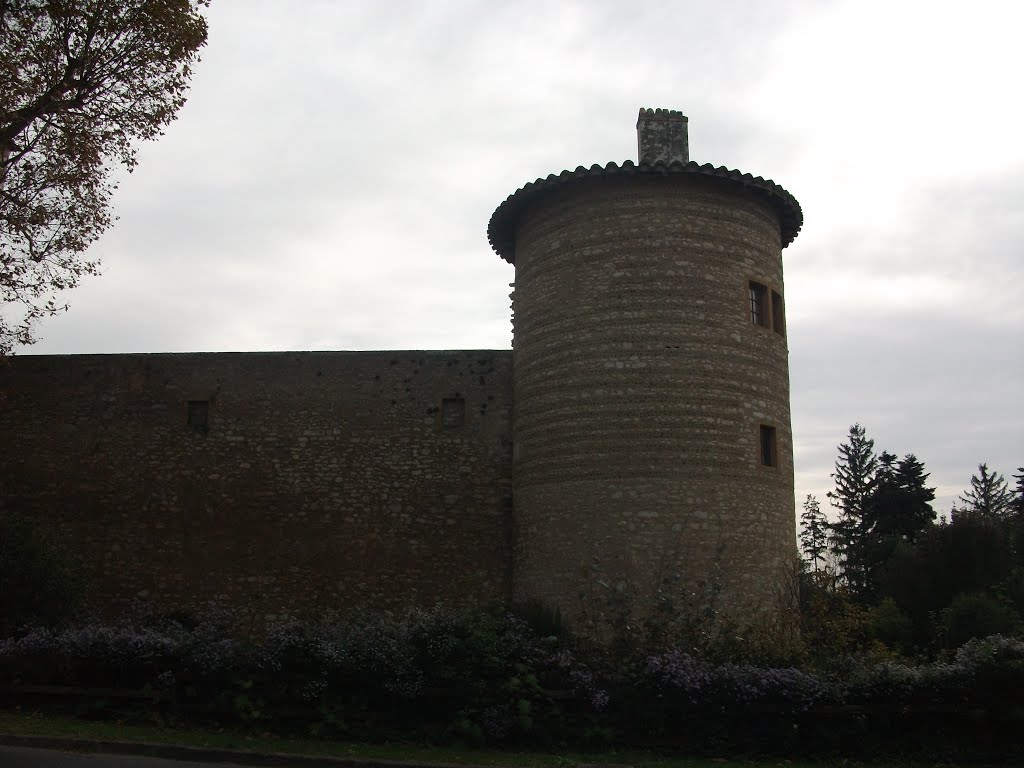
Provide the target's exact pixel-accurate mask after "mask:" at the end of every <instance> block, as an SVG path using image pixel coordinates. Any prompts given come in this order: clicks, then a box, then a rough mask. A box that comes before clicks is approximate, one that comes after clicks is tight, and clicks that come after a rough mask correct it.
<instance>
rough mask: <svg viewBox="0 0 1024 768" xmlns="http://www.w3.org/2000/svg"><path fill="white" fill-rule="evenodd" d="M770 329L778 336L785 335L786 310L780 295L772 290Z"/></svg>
mask: <svg viewBox="0 0 1024 768" xmlns="http://www.w3.org/2000/svg"><path fill="white" fill-rule="evenodd" d="M772 330H773V331H775V332H776V333H777V334H779V335H780V336H785V335H786V312H785V306H784V305H783V303H782V295H781V294H779V293H776V292H775V291H772Z"/></svg>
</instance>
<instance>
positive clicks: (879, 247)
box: [20, 0, 1024, 513]
mask: <svg viewBox="0 0 1024 768" xmlns="http://www.w3.org/2000/svg"><path fill="white" fill-rule="evenodd" d="M209 21H210V38H209V44H208V46H207V48H206V49H205V51H204V53H203V61H202V63H201V64H200V65H199V67H198V68H197V71H196V73H195V77H194V80H193V86H192V92H191V97H190V100H189V103H188V104H187V105H186V107H185V108H184V109H183V110H182V112H181V114H180V116H179V119H178V121H177V122H176V123H174V124H173V125H172V126H171V127H170V128H169V130H168V131H167V135H166V136H164V137H163V138H162V139H160V140H159V141H158V142H156V143H152V144H149V145H146V146H145V147H143V149H142V151H141V153H140V165H139V167H138V169H137V170H136V171H135V172H134V173H133V174H132V175H131V176H128V177H127V178H126V179H125V180H124V181H123V182H122V184H121V187H120V189H119V191H118V193H117V194H116V195H115V199H114V203H115V209H116V213H117V214H118V215H119V216H120V220H119V221H118V222H117V224H116V225H115V226H114V228H113V229H111V230H110V232H109V233H108V234H107V235H105V236H104V237H103V238H102V240H100V241H99V242H98V243H97V244H96V245H95V246H94V247H95V250H96V251H97V252H98V253H99V255H100V256H101V257H102V259H103V263H104V274H103V275H102V276H100V277H97V278H92V279H90V280H88V281H87V282H86V283H85V284H84V285H83V286H81V287H80V288H78V289H77V290H75V291H74V292H73V293H71V294H69V295H68V296H67V298H68V300H69V301H70V302H71V310H70V311H69V312H68V313H66V314H65V315H63V316H61V317H59V318H56V319H53V320H50V321H48V322H47V323H46V324H44V325H43V326H42V327H41V328H40V335H41V336H42V340H41V341H40V342H39V343H38V344H36V345H35V346H34V347H32V348H30V349H23V350H21V351H20V353H21V354H26V353H29V352H31V353H33V354H37V353H95V352H186V351H237V350H309V349H338V350H341V349H469V348H496V349H506V348H508V347H509V346H510V344H511V326H510V311H509V300H508V293H509V288H508V284H509V283H510V282H511V281H512V280H513V277H514V274H513V268H512V267H511V266H509V265H508V264H506V263H505V262H504V261H502V260H501V259H500V258H499V257H498V256H496V255H495V254H494V253H493V252H492V251H491V250H490V248H489V246H488V243H487V238H486V227H487V222H488V219H489V218H490V215H491V212H492V211H493V210H494V208H495V207H496V206H497V205H498V204H499V203H500V202H501V201H502V200H504V199H505V198H506V197H507V196H508V195H509V194H511V193H512V192H514V191H515V190H516V189H518V188H519V187H520V186H522V185H523V184H525V183H526V182H529V181H532V180H534V179H536V178H537V177H540V176H546V175H547V174H549V173H552V172H554V173H558V172H559V171H561V170H563V169H565V168H575V167H576V166H577V165H586V166H589V165H591V164H593V163H601V164H604V163H607V162H609V161H612V160H614V161H616V162H622V161H623V160H627V159H631V160H635V159H636V132H635V124H636V115H637V110H638V109H639V108H640V107H665V108H671V109H680V110H682V111H683V113H684V114H686V115H688V116H689V119H690V157H691V159H693V160H697V161H698V162H702V163H703V162H710V163H712V164H714V165H725V166H727V167H729V168H737V169H739V170H741V171H744V172H750V173H752V174H754V175H760V176H764V177H765V178H771V179H773V180H774V181H776V182H778V183H779V184H781V185H782V186H784V187H785V188H786V189H788V190H789V191H790V192H792V193H793V194H794V195H795V196H796V198H797V199H798V200H799V201H800V203H801V205H802V207H803V210H804V218H805V224H804V229H803V231H802V232H801V234H800V236H799V237H798V238H797V239H796V241H795V242H794V244H793V245H791V246H790V247H789V248H787V249H786V250H785V251H784V253H783V255H784V259H785V269H786V306H787V312H788V328H789V343H790V365H791V375H792V402H793V432H794V438H795V443H796V487H797V500H798V504H799V502H801V501H802V500H803V498H804V496H805V495H806V494H807V493H815V494H818V495H819V496H820V497H821V501H822V504H823V506H824V505H826V500H825V499H824V492H825V491H826V490H828V489H829V488H830V487H831V480H830V478H829V473H830V471H832V465H833V464H834V462H835V456H836V451H835V449H836V446H837V445H838V444H839V443H840V442H842V441H844V440H845V437H846V434H847V431H848V428H849V426H850V425H851V424H852V423H854V422H860V423H862V424H864V425H865V426H866V427H867V429H868V434H869V436H870V437H873V438H874V439H875V440H876V447H877V448H878V449H879V450H881V449H883V448H884V449H886V450H889V451H891V452H893V453H897V454H900V455H902V454H905V453H908V452H914V453H916V454H917V456H918V458H920V459H921V460H922V461H923V462H924V463H925V466H926V468H927V469H928V470H929V471H930V472H931V480H932V482H933V483H934V484H935V485H936V486H937V487H938V495H939V500H938V502H937V504H936V509H937V511H939V512H940V513H942V512H948V510H949V508H950V505H951V504H952V502H953V501H954V499H955V497H956V496H957V495H958V494H959V493H960V492H961V491H962V490H963V489H964V488H965V487H966V486H967V485H968V484H969V480H970V477H971V474H972V473H973V472H974V471H975V469H976V466H977V464H978V463H979V462H982V461H985V462H988V464H989V467H990V468H994V469H997V470H998V471H1000V472H1002V473H1003V474H1005V475H1006V477H1007V479H1010V476H1011V475H1012V474H1013V472H1014V471H1015V468H1016V467H1018V466H1020V465H1022V464H1024V437H1022V436H1024V409H1022V408H1021V394H1022V391H1024V267H1022V255H1024V134H1022V128H1021V126H1022V125H1024V107H1022V99H1021V96H1020V93H1021V90H1022V85H1021V76H1022V74H1024V53H1022V51H1024V45H1022V42H1021V30H1022V29H1024V3H1020V2H1016V1H1015V0H1006V1H1005V2H985V1H984V0H980V1H979V0H975V1H974V2H972V3H965V2H943V1H941V0H939V1H936V0H931V1H929V2H910V1H907V2H900V1H899V0H885V1H878V2H876V1H875V0H833V1H831V2H829V1H823V0H815V1H813V2H812V1H810V0H772V2H763V1H762V0H749V1H747V2H740V1H739V0H734V1H727V0H716V1H714V2H712V1H710V0H709V1H708V2H684V1H682V0H674V1H672V2H670V1H668V0H662V1H660V2H650V1H643V2H642V1H640V0H629V1H628V2H627V1H623V2H612V1H610V0H608V1H604V0H558V1H557V2H521V1H517V0H508V1H506V2H501V3H498V2H494V1H493V0H478V1H477V0H435V1H434V2H426V1H418V2H401V1H400V0H388V2H379V1H377V0H363V1H356V0H351V1H348V0H214V3H213V7H212V8H211V9H210V11H209Z"/></svg>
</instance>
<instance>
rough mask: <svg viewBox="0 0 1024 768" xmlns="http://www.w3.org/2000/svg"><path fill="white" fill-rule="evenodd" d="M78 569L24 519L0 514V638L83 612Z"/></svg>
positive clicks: (29, 520)
mask: <svg viewBox="0 0 1024 768" xmlns="http://www.w3.org/2000/svg"><path fill="white" fill-rule="evenodd" d="M84 594H85V591H84V586H83V574H82V566H81V563H80V562H79V561H78V560H76V559H75V558H73V557H72V556H71V555H70V554H69V553H68V552H66V551H65V550H64V549H63V548H62V547H61V546H60V545H59V544H58V543H57V542H56V541H55V540H54V539H53V538H52V537H50V536H48V535H46V534H45V533H44V532H43V531H42V530H41V529H40V528H39V526H38V525H36V523H35V522H34V521H33V520H31V519H30V518H28V517H25V516H24V515H19V514H15V513H13V512H0V606H3V610H2V611H0V637H7V636H9V635H10V634H12V633H13V632H15V631H17V630H18V629H19V628H21V627H23V626H25V625H28V624H43V625H47V626H59V625H61V624H63V623H65V622H66V621H68V620H69V619H72V618H74V617H75V616H76V615H78V614H79V613H80V612H81V609H82V601H83V597H84Z"/></svg>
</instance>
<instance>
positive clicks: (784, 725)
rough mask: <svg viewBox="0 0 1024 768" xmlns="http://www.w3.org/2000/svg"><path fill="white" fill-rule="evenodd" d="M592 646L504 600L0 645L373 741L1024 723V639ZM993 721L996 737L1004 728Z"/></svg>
mask: <svg viewBox="0 0 1024 768" xmlns="http://www.w3.org/2000/svg"><path fill="white" fill-rule="evenodd" d="M592 658H596V659H597V660H598V661H599V662H603V661H605V655H604V652H603V651H598V652H596V653H595V652H593V649H590V648H588V647H587V646H585V645H579V644H574V643H573V642H572V641H571V640H569V639H567V638H561V639H560V638H558V637H556V636H542V635H540V634H539V633H537V632H535V631H533V630H532V629H531V628H530V627H529V625H528V624H527V623H526V622H525V621H523V620H522V619H520V618H518V617H516V616H515V615H512V614H509V613H506V612H501V611H477V612H472V613H465V612H457V611H452V610H448V609H443V608H435V609H428V610H413V611H408V612H405V613H401V614H398V613H394V614H393V613H387V612H363V613H358V614H352V615H349V616H345V617H324V618H322V619H321V620H319V621H316V622H306V623H303V622H298V621H290V622H284V623H281V624H279V625H277V626H274V627H271V628H269V629H268V631H267V632H266V633H265V635H263V636H262V637H260V638H258V639H251V638H250V639H240V638H238V637H235V636H233V635H232V634H230V633H229V632H226V631H224V630H222V629H220V628H219V625H218V624H216V623H215V622H212V621H207V622H194V623H193V622H184V621H173V620H165V621H152V622H149V623H138V622H137V621H136V622H124V623H121V624H91V625H85V626H81V627H76V628H66V629H59V630H51V629H45V628H35V629H27V630H22V631H21V633H20V634H18V635H16V636H14V637H10V638H7V639H4V640H0V691H2V690H6V691H8V692H10V691H12V690H13V691H17V690H21V689H24V687H25V686H71V687H73V688H79V689H82V690H83V691H84V692H85V693H86V694H87V693H88V691H90V690H92V691H95V690H108V689H120V690H122V691H127V692H134V693H144V694H145V696H137V697H136V699H135V700H136V702H137V703H136V705H135V706H136V707H137V709H136V710H135V711H134V712H133V713H131V716H138V717H152V716H153V715H154V713H162V715H161V716H171V717H175V718H178V719H182V720H186V721H192V722H197V721H198V722H203V723H210V722H215V723H220V722H232V721H234V722H238V721H242V722H250V723H254V724H258V725H259V727H260V728H272V729H274V730H280V731H286V732H288V731H290V732H313V733H321V734H331V735H339V734H344V735H347V736H350V737H356V738H363V739H379V738H392V737H395V736H402V737H403V738H416V737H419V738H423V739H427V740H431V741H449V742H451V741H462V742H491V743H508V744H516V743H519V744H526V743H528V744H531V745H543V744H551V743H573V744H576V745H585V744H588V743H594V742H595V741H598V740H603V741H605V742H609V741H610V742H612V743H623V744H625V743H631V744H655V745H665V746H673V747H684V748H687V749H692V750H694V751H711V750H715V751H718V750H720V749H722V748H726V747H728V748H733V749H737V750H745V751H750V752H775V753H787V754H797V753H799V752H806V751H809V750H813V749H820V750H823V751H828V750H829V749H848V748H849V745H850V744H857V745H861V746H863V748H864V749H868V748H869V747H870V749H872V750H875V751H876V752H877V753H881V752H884V750H886V749H889V748H892V747H893V745H894V744H895V745H898V744H900V743H904V742H906V743H910V742H909V740H910V739H911V735H914V738H917V739H918V740H919V741H920V740H921V739H928V740H932V741H934V743H936V744H940V743H944V742H942V739H946V740H951V739H954V738H959V739H961V740H965V739H967V740H969V739H970V738H973V737H971V736H970V734H971V733H974V731H977V732H979V733H980V732H981V731H978V725H977V723H978V721H977V720H976V719H974V718H977V717H979V716H981V717H985V718H989V719H986V720H985V722H986V723H987V724H989V725H991V724H990V720H992V718H995V719H994V720H992V722H996V723H997V724H998V723H1010V725H1007V726H1006V729H1007V730H1005V732H1006V733H1011V734H1012V733H1016V732H1017V728H1018V727H1019V725H1021V724H1024V723H1020V722H1018V721H1015V720H1013V719H1012V718H1013V717H1017V718H1018V720H1020V717H1021V715H1020V713H1021V712H1024V699H1022V695H1024V694H1022V693H1021V691H1024V641H1022V640H1020V639H1016V638H1010V637H1001V636H995V637H990V638H986V639H984V640H972V641H970V642H969V643H967V644H966V645H964V646H963V647H962V648H960V649H959V650H958V651H957V652H956V654H955V655H953V656H950V657H949V658H948V659H946V660H945V661H942V662H936V663H931V664H921V665H916V666H914V665H909V664H900V663H895V662H892V661H886V662H883V663H864V664H862V665H860V666H855V667H853V669H852V671H844V672H843V674H842V675H841V676H839V675H837V676H835V677H827V676H825V675H824V674H822V673H812V672H810V671H808V670H804V669H799V668H796V667H785V666H778V667H771V666H757V665H754V664H749V663H728V662H718V661H711V660H709V659H707V658H698V657H697V656H695V655H692V654H690V653H685V652H683V651H681V650H678V649H670V650H666V651H663V652H660V653H656V654H652V655H649V656H647V657H645V658H643V659H641V660H639V661H638V662H637V661H634V662H628V661H627V662H625V663H623V664H622V665H621V666H620V667H619V668H618V669H616V668H614V667H611V666H594V665H592V664H590V663H588V661H589V660H590V659H592ZM147 697H148V698H147ZM139 701H141V703H138V702H139ZM104 706H106V705H104ZM93 709H94V710H97V709H99V705H97V707H93ZM106 712H107V714H108V715H110V714H115V713H114V712H112V711H111V710H109V709H108V710H106ZM1014 712H1016V713H1018V714H1017V715H1014V714H1013V713H1014ZM830 713H831V714H830ZM836 713H839V714H836ZM922 713H924V714H922ZM968 713H970V716H968ZM979 713H981V714H980V715H979ZM116 715H117V716H118V717H123V716H125V713H124V711H123V710H117V711H116ZM999 718H1003V719H1001V720H1000V719H999ZM1006 718H1010V719H1009V720H1007V719H1006ZM1013 723H1016V725H1013ZM1011 726H1012V727H1011ZM986 727H989V726H986ZM1000 727H1002V726H1000ZM992 728H995V726H991V727H990V728H989V730H988V731H986V732H985V733H986V734H988V735H987V736H986V738H990V737H991V736H992V734H993V733H1003V731H998V729H996V730H992ZM971 729H974V731H972V730H971ZM869 735H872V738H874V739H875V741H872V740H871V739H870V738H868V736H869ZM901 740H902V741H901ZM993 743H996V742H993ZM844 745H845V746H844Z"/></svg>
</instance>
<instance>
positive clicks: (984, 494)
mask: <svg viewBox="0 0 1024 768" xmlns="http://www.w3.org/2000/svg"><path fill="white" fill-rule="evenodd" d="M960 502H961V504H962V506H961V507H960V509H959V510H955V511H958V512H959V513H961V514H963V513H967V514H975V515H980V516H981V517H983V518H989V519H992V518H999V517H1004V516H1007V515H1009V514H1010V513H1011V512H1012V511H1013V493H1012V492H1011V491H1010V488H1009V486H1008V485H1007V484H1006V478H1005V477H1003V476H1002V475H1001V474H999V473H998V472H989V471H988V464H979V465H978V474H977V475H971V488H970V490H968V491H965V492H964V493H963V494H962V495H961V496H960Z"/></svg>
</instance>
